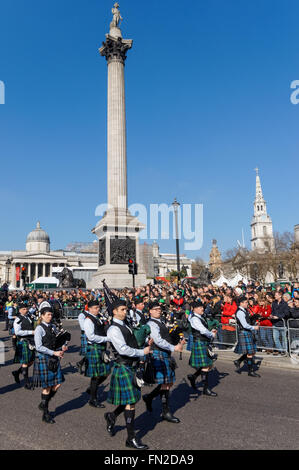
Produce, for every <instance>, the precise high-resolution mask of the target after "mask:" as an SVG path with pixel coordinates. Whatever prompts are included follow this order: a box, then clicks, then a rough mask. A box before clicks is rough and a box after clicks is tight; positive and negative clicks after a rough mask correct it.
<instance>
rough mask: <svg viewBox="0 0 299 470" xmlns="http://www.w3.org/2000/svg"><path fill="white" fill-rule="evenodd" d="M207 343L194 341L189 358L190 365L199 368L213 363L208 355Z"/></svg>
mask: <svg viewBox="0 0 299 470" xmlns="http://www.w3.org/2000/svg"><path fill="white" fill-rule="evenodd" d="M208 345H209V343H206V342H203V341H200V340H197V341H194V343H193V346H192V351H191V356H190V359H189V365H190V366H191V367H193V368H194V369H199V368H200V367H210V366H211V365H213V360H212V359H211V358H210V357H209V356H208Z"/></svg>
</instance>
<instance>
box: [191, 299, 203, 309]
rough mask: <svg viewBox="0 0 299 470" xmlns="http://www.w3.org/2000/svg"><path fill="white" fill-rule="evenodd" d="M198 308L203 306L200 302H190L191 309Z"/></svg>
mask: <svg viewBox="0 0 299 470" xmlns="http://www.w3.org/2000/svg"><path fill="white" fill-rule="evenodd" d="M198 307H204V304H203V303H202V302H201V301H200V300H195V302H192V304H191V308H198Z"/></svg>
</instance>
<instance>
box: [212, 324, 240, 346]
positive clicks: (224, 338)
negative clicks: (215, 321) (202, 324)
mask: <svg viewBox="0 0 299 470" xmlns="http://www.w3.org/2000/svg"><path fill="white" fill-rule="evenodd" d="M227 327H229V328H230V329H227ZM237 342H238V336H237V328H236V325H226V324H222V323H220V324H219V326H218V328H217V336H216V338H215V339H214V341H213V345H214V346H216V347H217V348H218V349H221V350H225V349H227V350H232V349H234V348H235V346H236V344H237Z"/></svg>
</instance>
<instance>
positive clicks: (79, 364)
mask: <svg viewBox="0 0 299 470" xmlns="http://www.w3.org/2000/svg"><path fill="white" fill-rule="evenodd" d="M76 366H77V367H78V369H79V373H80V374H81V375H82V374H83V371H82V367H83V366H82V364H81V363H80V362H76Z"/></svg>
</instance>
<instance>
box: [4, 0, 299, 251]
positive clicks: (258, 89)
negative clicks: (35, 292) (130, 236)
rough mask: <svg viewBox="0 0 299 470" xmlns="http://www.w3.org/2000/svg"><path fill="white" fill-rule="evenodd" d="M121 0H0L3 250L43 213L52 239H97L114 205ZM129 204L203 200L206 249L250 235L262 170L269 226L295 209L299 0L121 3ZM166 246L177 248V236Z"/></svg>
mask: <svg viewBox="0 0 299 470" xmlns="http://www.w3.org/2000/svg"><path fill="white" fill-rule="evenodd" d="M113 3H114V1H113V0H42V1H41V0H13V1H12V0H2V1H1V26H0V80H2V81H4V82H5V84H6V104H5V105H0V156H1V170H0V171H1V180H0V181H1V182H0V201H1V231H0V250H6V249H23V248H24V245H25V238H26V234H27V233H28V232H29V231H30V230H32V228H33V227H34V226H35V224H36V221H37V220H40V221H41V224H42V227H43V228H45V229H46V230H47V231H48V233H49V234H50V237H51V242H52V248H53V249H56V248H61V247H65V246H66V245H67V243H68V242H70V241H75V240H78V241H80V240H82V241H89V240H92V239H93V236H92V234H91V233H90V229H91V228H92V227H93V226H94V225H95V224H96V222H97V219H96V218H95V215H94V212H95V208H96V206H97V204H100V203H103V202H105V201H106V80H107V77H106V73H107V66H106V62H105V59H104V58H102V57H100V55H99V53H98V48H99V47H100V46H101V43H102V41H103V40H104V39H105V33H106V32H108V28H109V23H110V21H111V8H112V6H113ZM120 10H121V13H122V16H123V17H124V23H123V25H122V30H123V35H124V37H127V38H132V39H134V46H133V50H132V51H129V53H128V60H127V63H126V93H127V122H128V184H129V203H130V204H132V203H135V202H139V203H144V204H146V205H148V204H149V203H151V202H153V203H162V202H166V203H168V202H169V203H171V202H172V200H173V198H174V196H176V197H177V198H178V200H179V201H180V202H181V203H183V202H185V203H203V204H204V245H203V249H202V250H200V251H199V252H198V251H197V252H189V253H187V254H189V255H190V256H192V257H195V256H201V257H203V258H207V257H208V253H209V251H210V247H211V240H212V239H213V238H216V239H217V240H218V245H219V247H220V249H221V250H222V251H225V250H226V249H229V248H231V247H233V246H235V245H236V240H237V239H240V237H241V229H242V227H244V230H245V238H246V243H247V245H249V240H250V227H249V225H250V220H251V216H252V213H253V199H254V191H255V173H254V168H255V167H256V166H257V165H258V166H259V168H260V170H261V171H260V173H261V180H262V185H263V191H264V196H265V198H266V201H267V203H268V211H269V213H270V215H271V217H272V220H273V225H274V230H278V231H285V230H288V231H292V230H293V226H294V225H295V224H297V223H299V219H298V210H297V209H298V169H299V168H298V150H299V105H297V106H294V105H292V104H291V102H290V94H291V90H290V84H291V82H292V81H293V80H296V79H297V80H299V46H298V44H299V38H298V36H299V32H298V31H299V30H298V15H299V4H298V0H250V1H248V0H225V1H224V0H208V1H207V0H206V1H203V0H197V1H196V2H185V1H177V0H171V1H170V0H164V1H162V2H161V1H160V0H151V1H150V2H139V1H132V0H122V1H120ZM160 246H161V249H162V251H172V252H174V250H175V244H174V242H173V241H172V240H171V241H162V242H161V243H160Z"/></svg>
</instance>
